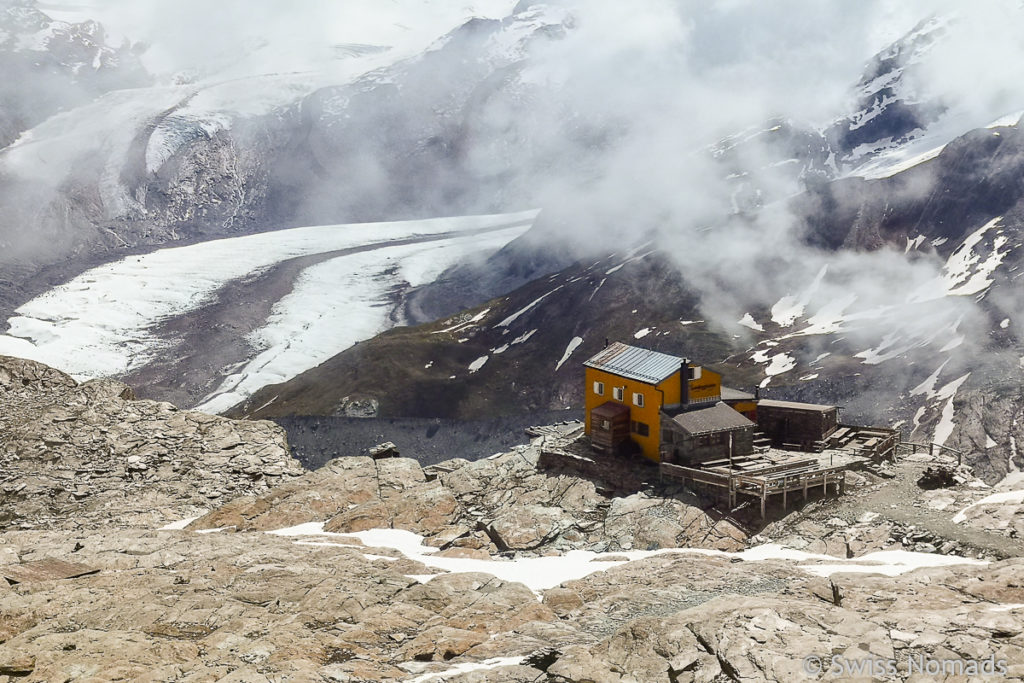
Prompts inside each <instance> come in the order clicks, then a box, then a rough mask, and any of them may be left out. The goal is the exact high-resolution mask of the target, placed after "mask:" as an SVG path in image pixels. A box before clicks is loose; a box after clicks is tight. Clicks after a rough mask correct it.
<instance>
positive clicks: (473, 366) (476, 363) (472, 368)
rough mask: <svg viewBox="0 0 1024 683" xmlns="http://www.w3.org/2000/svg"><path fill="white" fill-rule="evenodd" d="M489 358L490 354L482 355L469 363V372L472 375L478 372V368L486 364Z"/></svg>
mask: <svg viewBox="0 0 1024 683" xmlns="http://www.w3.org/2000/svg"><path fill="white" fill-rule="evenodd" d="M488 358H490V356H480V357H479V358H477V359H476V360H475V361H473V362H472V363H470V364H469V374H471V375H472V374H473V373H474V372H476V371H477V370H479V369H480V368H482V367H483V366H484V364H485V363H486V362H487V359H488Z"/></svg>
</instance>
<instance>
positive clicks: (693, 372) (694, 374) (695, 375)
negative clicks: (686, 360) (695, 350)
mask: <svg viewBox="0 0 1024 683" xmlns="http://www.w3.org/2000/svg"><path fill="white" fill-rule="evenodd" d="M688 370H689V371H690V373H689V375H690V379H700V376H701V372H700V370H701V369H700V368H693V367H691V368H688Z"/></svg>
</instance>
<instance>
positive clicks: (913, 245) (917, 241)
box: [903, 235, 924, 254]
mask: <svg viewBox="0 0 1024 683" xmlns="http://www.w3.org/2000/svg"><path fill="white" fill-rule="evenodd" d="M922 242H924V235H918V236H917V237H914V238H913V239H911V238H910V237H907V246H906V248H905V249H904V250H903V253H904V254H909V253H910V250H911V249H917V248H918V247H920V246H921V243H922Z"/></svg>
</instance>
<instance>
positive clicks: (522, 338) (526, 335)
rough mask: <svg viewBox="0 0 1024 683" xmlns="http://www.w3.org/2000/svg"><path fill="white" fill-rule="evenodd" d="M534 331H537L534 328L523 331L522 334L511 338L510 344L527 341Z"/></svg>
mask: <svg viewBox="0 0 1024 683" xmlns="http://www.w3.org/2000/svg"><path fill="white" fill-rule="evenodd" d="M536 333H537V330H535V329H534V330H530V331H529V332H524V333H523V334H521V335H519V336H518V337H516V338H515V339H513V340H512V344H513V345H515V344H522V343H523V342H526V341H529V339H530V337H532V336H533V335H535V334H536Z"/></svg>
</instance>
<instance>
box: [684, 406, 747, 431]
mask: <svg viewBox="0 0 1024 683" xmlns="http://www.w3.org/2000/svg"><path fill="white" fill-rule="evenodd" d="M672 421H673V422H675V423H676V424H677V425H679V426H680V427H682V428H683V429H684V430H686V432H687V433H689V434H693V435H697V434H713V433H715V432H728V431H732V430H734V429H743V428H744V427H753V426H754V423H753V422H751V421H750V420H748V419H747V418H745V417H743V416H742V415H740V414H739V413H738V412H736V411H735V410H733V409H732V408H730V407H729V406H727V405H725V404H724V403H716V404H715V405H713V406H711V407H710V408H701V409H699V410H691V411H688V412H685V413H680V414H679V415H676V416H675V417H674V418H672Z"/></svg>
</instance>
